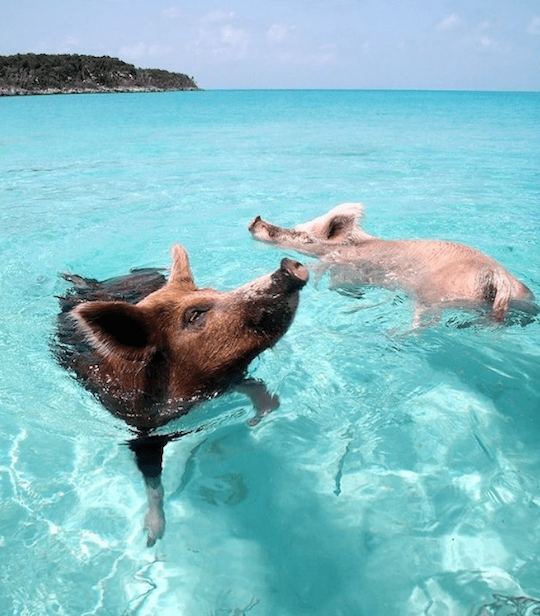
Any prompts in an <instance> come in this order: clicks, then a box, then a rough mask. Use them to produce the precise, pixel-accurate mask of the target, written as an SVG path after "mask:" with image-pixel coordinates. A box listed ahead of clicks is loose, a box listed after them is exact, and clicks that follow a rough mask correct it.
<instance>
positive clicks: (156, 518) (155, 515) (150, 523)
mask: <svg viewBox="0 0 540 616" xmlns="http://www.w3.org/2000/svg"><path fill="white" fill-rule="evenodd" d="M144 529H145V530H146V531H147V533H148V534H147V538H146V546H147V547H149V548H151V547H152V546H153V545H154V544H155V543H156V541H157V540H158V539H161V538H162V537H163V534H164V533H165V514H164V513H163V510H160V509H150V510H149V511H148V513H147V514H146V517H145V518H144Z"/></svg>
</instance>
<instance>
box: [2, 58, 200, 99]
mask: <svg viewBox="0 0 540 616" xmlns="http://www.w3.org/2000/svg"><path fill="white" fill-rule="evenodd" d="M199 89H200V88H199V87H198V86H197V84H196V83H195V80H194V79H193V77H188V75H185V74H183V73H173V72H170V71H165V70H162V69H147V68H137V67H135V66H134V65H133V64H128V63H127V62H123V61H122V60H119V59H118V58H111V57H109V56H88V55H78V54H16V55H13V56H0V96H33V95H47V94H104V93H111V92H169V91H178V90H189V91H194V90H199Z"/></svg>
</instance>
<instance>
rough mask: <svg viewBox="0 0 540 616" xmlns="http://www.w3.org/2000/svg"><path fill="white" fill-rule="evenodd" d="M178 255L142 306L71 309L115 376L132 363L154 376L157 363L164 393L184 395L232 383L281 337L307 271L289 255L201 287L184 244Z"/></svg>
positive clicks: (176, 396)
mask: <svg viewBox="0 0 540 616" xmlns="http://www.w3.org/2000/svg"><path fill="white" fill-rule="evenodd" d="M172 257H173V263H172V268H171V274H170V277H169V280H168V282H167V284H166V285H165V286H163V287H162V288H161V289H159V290H158V291H155V292H153V293H151V294H150V295H148V296H147V297H145V298H144V299H143V300H142V301H140V302H139V303H138V304H129V303H126V302H121V301H90V302H85V303H82V304H79V305H78V306H77V307H76V308H74V309H73V311H72V313H71V314H72V316H73V318H74V319H75V321H76V324H77V326H78V328H79V329H80V330H81V331H82V332H83V333H84V334H85V337H86V339H87V341H88V343H89V344H90V346H91V347H92V348H93V349H94V350H95V352H96V353H97V355H98V356H100V357H101V358H102V359H103V360H104V361H105V362H106V363H107V366H108V373H109V374H110V373H111V372H112V373H113V378H117V379H120V380H121V379H122V374H124V373H127V372H129V371H130V370H131V371H133V370H134V369H135V370H138V371H139V372H146V373H147V377H146V378H152V374H153V372H152V371H151V370H150V371H149V370H148V369H145V367H146V368H148V366H149V365H151V364H152V363H154V364H155V365H156V366H158V368H159V374H154V378H155V379H161V380H163V379H165V381H166V382H164V383H163V384H162V388H163V389H164V390H165V395H166V396H167V397H168V398H170V399H186V398H189V397H196V396H197V395H204V393H205V392H208V391H212V390H213V388H214V387H215V386H218V387H219V386H220V385H224V384H226V382H227V379H230V378H233V377H234V375H236V374H238V373H241V372H242V371H243V370H245V368H246V367H247V365H248V364H249V362H250V361H251V360H252V359H253V358H254V357H255V356H257V355H258V354H259V353H261V352H262V351H264V350H265V349H267V348H269V347H271V346H272V345H273V344H274V343H275V342H276V341H277V340H278V339H279V338H280V337H281V336H283V334H284V333H285V332H286V331H287V329H288V327H289V325H290V324H291V322H292V319H293V317H294V314H295V311H296V307H297V305H298V292H299V290H300V289H301V288H302V287H303V286H304V285H305V283H306V281H307V279H308V272H307V270H306V269H305V268H304V266H303V265H301V264H300V263H298V262H296V261H292V260H290V259H283V260H282V261H281V266H280V267H279V269H277V270H276V271H275V272H273V273H272V274H269V275H267V276H263V277H261V278H258V279H256V280H253V281H252V282H249V283H248V284H246V285H244V286H242V287H240V288H238V289H235V290H233V291H230V292H220V291H215V290H214V289H199V288H197V286H196V284H195V282H194V279H193V275H192V273H191V268H190V265H189V260H188V255H187V253H186V251H185V250H184V249H183V248H182V247H181V246H175V247H174V248H173V250H172ZM156 357H159V358H160V360H159V362H155V361H154V360H155V358H156ZM134 366H135V368H134ZM154 372H155V370H154ZM148 374H149V375H150V376H148ZM149 385H151V384H149ZM139 387H143V388H144V387H145V385H144V384H143V385H139Z"/></svg>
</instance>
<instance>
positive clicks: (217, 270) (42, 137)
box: [0, 91, 540, 616]
mask: <svg viewBox="0 0 540 616" xmlns="http://www.w3.org/2000/svg"><path fill="white" fill-rule="evenodd" d="M539 126H540V94H513V93H504V94H503V93H459V92H458V93H444V92H439V93H429V92H352V91H351V92H347V91H345V92H331V91H323V92H316V91H309V92H294V91H289V92H287V91H283V92H280V91H276V92H198V93H165V94H115V95H112V94H111V95H77V96H63V97H62V96H50V97H28V98H4V99H0V314H1V315H2V316H1V320H0V374H1V381H0V606H1V608H2V609H1V610H0V611H1V612H2V614H12V613H13V614H25V615H32V616H34V615H41V614H69V615H71V614H74V615H81V614H111V615H116V614H145V615H154V614H166V615H169V614H175V615H176V614H185V615H189V616H198V615H199V614H201V615H210V614H212V615H218V614H219V615H231V616H232V615H235V616H240V615H242V614H250V616H251V615H259V614H261V615H263V614H264V615H266V614H271V615H278V616H280V615H295V616H296V615H301V614H310V615H312V614H320V615H325V616H326V615H330V616H334V615H362V616H379V615H380V616H389V615H394V614H399V615H411V616H412V615H417V614H428V615H429V616H443V615H461V614H482V615H483V616H485V615H487V614H489V615H491V614H500V615H502V614H505V615H507V614H510V613H512V614H514V613H515V614H518V613H519V614H521V613H522V614H525V613H527V614H533V613H536V612H534V611H533V610H534V609H538V608H539V606H540V603H535V602H533V601H532V600H526V599H523V598H522V599H518V597H530V598H532V599H534V598H536V599H540V485H539V481H540V479H539V478H540V447H539V442H540V385H539V376H540V374H539V373H540V370H539V366H540V362H539V355H540V345H539V342H540V324H539V323H538V322H536V323H533V324H531V325H529V326H527V327H524V328H522V327H519V326H517V325H515V326H510V327H506V328H496V327H476V326H474V327H469V328H465V329H462V328H459V327H457V324H459V323H460V322H461V320H462V319H463V318H464V317H463V315H460V314H458V313H456V314H453V315H452V314H450V315H447V317H446V318H445V319H444V320H443V322H442V323H441V324H440V325H438V326H437V327H433V328H431V329H427V330H424V331H422V332H420V333H417V334H411V333H410V329H409V324H410V319H411V313H412V309H411V304H410V302H409V300H408V299H407V298H406V297H405V296H404V295H402V294H399V293H391V292H388V291H383V290H376V289H373V290H369V291H368V292H367V293H366V295H365V296H364V297H363V298H362V299H360V300H358V299H354V298H351V297H346V296H343V295H340V294H338V293H335V292H331V291H329V290H328V289H327V288H326V286H325V284H324V281H323V283H321V284H319V285H318V286H315V285H314V284H312V283H310V284H309V285H308V287H306V289H305V290H304V291H303V292H302V297H301V305H300V308H299V311H298V314H297V318H296V320H295V322H294V323H293V325H292V327H291V329H290V330H289V332H288V333H287V335H286V336H285V337H284V338H283V340H281V341H280V342H279V344H278V345H277V346H276V347H275V349H273V350H271V351H268V352H266V353H265V354H263V355H262V356H261V357H260V358H259V359H258V360H256V361H255V362H254V364H253V365H252V369H251V372H252V374H253V375H254V376H256V377H258V378H261V379H264V380H265V381H266V383H267V384H268V386H269V387H270V388H271V389H272V390H273V391H275V392H277V393H278V394H279V397H280V399H281V407H280V409H279V410H278V411H276V412H275V413H273V414H272V415H270V416H268V417H267V418H265V419H264V420H263V422H262V423H261V424H259V425H258V426H257V427H256V428H251V427H249V426H248V425H247V420H248V419H249V417H250V416H251V414H252V410H251V408H250V405H249V403H248V401H247V400H246V399H245V398H243V397H242V396H241V395H239V394H230V395H226V396H224V397H222V398H220V399H217V400H213V401H212V402H209V403H207V404H205V405H202V406H200V407H198V408H197V409H196V410H194V411H193V412H192V413H191V414H190V415H189V416H188V417H186V418H184V419H182V420H177V421H176V422H174V424H172V425H171V426H170V428H171V429H184V428H185V429H188V428H194V427H201V426H202V427H203V430H202V431H199V432H197V433H194V434H191V435H189V436H186V437H184V438H183V439H181V440H178V441H175V442H173V443H170V444H169V445H168V446H167V448H166V451H165V463H164V476H163V484H164V488H165V512H166V516H167V524H168V525H167V531H166V534H165V537H164V539H163V540H162V541H160V542H158V544H157V545H156V546H155V547H154V548H151V549H149V548H146V546H145V538H144V534H143V531H142V526H143V516H144V511H145V494H144V488H143V483H142V480H141V478H140V476H139V474H138V471H137V469H136V467H135V464H134V462H133V460H132V454H131V452H130V451H129V449H128V448H127V447H126V446H125V444H124V442H125V439H126V438H127V437H128V431H127V429H126V427H125V426H124V425H123V424H122V423H121V422H120V421H118V420H116V419H114V418H113V417H112V416H111V415H109V414H108V413H107V411H105V410H104V409H103V408H102V407H100V405H99V403H98V402H97V401H96V400H94V399H93V398H92V396H91V395H90V394H88V393H87V392H86V391H85V390H83V389H82V388H81V386H80V385H79V384H78V383H76V382H75V381H74V380H72V379H71V378H70V377H69V376H68V375H67V374H65V373H64V372H63V371H62V370H61V369H60V368H59V367H58V366H57V365H56V364H55V362H54V360H53V358H52V356H51V353H50V350H49V342H50V337H51V334H52V332H53V329H54V324H55V315H56V311H57V302H56V299H55V295H57V294H60V293H61V292H62V291H63V290H64V288H65V287H64V284H63V283H62V282H61V281H60V280H59V278H58V277H57V272H60V271H66V270H68V271H72V272H77V273H80V274H84V275H88V276H91V277H97V278H99V277H108V276H114V275H118V274H123V273H125V272H126V271H127V270H128V269H129V268H131V267H134V266H152V265H158V266H160V265H167V263H168V249H169V246H170V245H171V244H172V243H174V242H177V241H179V242H181V243H183V244H184V245H185V246H186V247H187V248H188V250H189V251H190V253H191V259H192V266H193V270H194V272H195V276H196V278H197V280H198V282H199V283H200V284H201V285H205V286H214V287H217V288H220V289H227V288H232V287H234V286H237V285H239V284H241V283H244V282H246V281H247V280H249V279H251V278H253V277H255V276H257V275H261V274H263V273H266V272H268V271H271V270H273V269H275V268H276V266H277V264H278V263H279V260H280V258H281V256H282V254H283V253H281V252H280V251H279V250H277V249H274V248H272V247H268V246H264V245H261V244H257V243H255V242H253V241H252V240H251V239H250V237H249V235H248V233H247V229H246V227H247V224H248V222H249V221H250V219H251V218H252V217H253V216H254V215H256V214H261V215H263V216H265V217H266V218H268V219H269V220H272V221H275V222H277V223H280V224H285V225H289V224H293V223H296V222H300V221H303V220H305V219H307V218H309V217H314V216H316V215H318V214H320V213H322V212H324V211H325V210H326V209H328V208H330V207H331V206H333V205H335V204H337V203H340V202H342V201H356V200H360V201H363V202H364V203H365V205H366V208H367V219H366V225H365V226H366V229H367V230H368V231H369V232H370V233H372V234H375V235H380V236H383V237H388V238H390V237H437V238H447V239H454V240H457V241H461V242H465V243H468V244H472V245H473V246H475V247H477V248H479V249H481V250H483V251H484V252H487V253H488V254H490V255H492V256H493V257H495V258H497V259H499V260H500V261H501V262H502V263H503V264H505V265H506V266H507V267H508V268H509V269H510V270H511V271H512V272H513V273H514V274H516V275H517V276H518V277H519V278H520V279H522V280H523V281H524V282H525V283H526V284H527V285H528V286H530V288H531V289H532V290H533V291H534V292H535V293H536V295H537V296H540V277H539V266H540V249H539V244H538V231H539V222H540V217H539V213H540V131H539V130H538V127H539ZM511 605H513V606H514V608H513V609H514V611H512V612H511V611H509V610H510V609H511V608H510V607H509V606H511ZM482 606H484V607H482ZM518 610H521V611H518Z"/></svg>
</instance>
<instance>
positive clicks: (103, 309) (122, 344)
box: [70, 301, 154, 360]
mask: <svg viewBox="0 0 540 616" xmlns="http://www.w3.org/2000/svg"><path fill="white" fill-rule="evenodd" d="M70 314H71V316H72V318H73V319H74V320H75V321H76V323H77V326H78V327H79V329H80V330H81V331H82V332H83V333H84V335H85V336H86V339H87V340H88V342H89V343H90V345H91V346H92V347H93V348H94V349H96V351H98V352H99V353H101V354H102V355H104V356H106V357H107V356H113V355H117V356H119V357H123V358H124V359H130V360H140V359H145V358H146V357H149V355H150V354H151V353H152V352H153V350H154V347H153V346H152V327H151V323H152V322H151V319H150V317H149V315H148V314H147V313H146V312H145V310H144V309H143V308H140V307H139V306H135V305H133V304H128V303H127V302H98V301H95V302H85V303H83V304H79V305H78V306H77V307H76V308H74V309H73V310H72V311H71V313H70Z"/></svg>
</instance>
